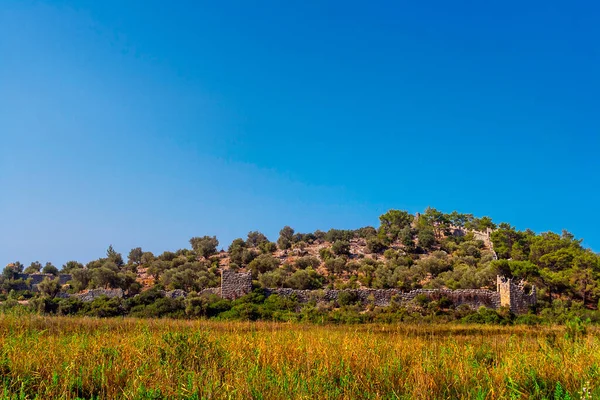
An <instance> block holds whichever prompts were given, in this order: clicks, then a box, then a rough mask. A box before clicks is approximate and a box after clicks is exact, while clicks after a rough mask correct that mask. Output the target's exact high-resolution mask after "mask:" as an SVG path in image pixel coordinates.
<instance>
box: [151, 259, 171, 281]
mask: <svg viewBox="0 0 600 400" xmlns="http://www.w3.org/2000/svg"><path fill="white" fill-rule="evenodd" d="M167 269H169V263H168V262H166V261H163V260H156V261H152V264H150V267H148V273H149V274H150V275H152V276H153V277H154V279H155V280H156V281H158V279H159V278H160V276H161V275H162V273H163V272H165V271H166V270H167Z"/></svg>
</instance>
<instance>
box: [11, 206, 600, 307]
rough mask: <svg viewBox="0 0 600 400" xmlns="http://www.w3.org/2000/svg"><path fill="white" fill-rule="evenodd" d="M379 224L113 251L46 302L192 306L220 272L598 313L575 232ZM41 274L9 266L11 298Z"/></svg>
mask: <svg viewBox="0 0 600 400" xmlns="http://www.w3.org/2000/svg"><path fill="white" fill-rule="evenodd" d="M379 222H380V223H379V226H378V227H362V228H359V229H355V230H338V229H330V230H329V231H327V232H322V231H315V232H309V233H298V232H295V231H294V229H292V228H291V227H289V226H285V227H284V228H282V229H281V231H280V234H279V237H278V238H277V239H276V241H270V240H269V239H268V238H267V237H266V236H265V235H263V234H262V233H260V232H258V231H253V232H249V233H248V234H247V236H246V238H238V239H235V240H234V241H233V242H232V243H231V244H229V245H228V246H227V247H226V248H225V247H223V248H221V250H220V251H219V250H218V249H219V244H220V243H219V241H218V239H217V238H216V237H214V236H202V237H193V238H191V239H190V246H191V248H190V249H185V248H184V249H180V250H178V251H175V252H169V251H165V252H163V253H162V254H159V255H154V254H152V253H150V252H145V251H143V250H142V249H141V248H134V249H132V250H131V251H130V252H129V253H128V256H127V260H124V258H123V256H122V255H121V254H120V253H118V252H117V251H116V250H114V249H113V248H112V246H110V247H109V249H108V251H107V254H106V257H104V258H100V259H98V260H94V261H91V262H89V263H87V264H86V265H82V264H81V263H79V262H77V261H70V262H68V263H66V264H65V265H64V266H63V267H62V269H61V270H60V272H61V273H65V274H69V275H70V278H71V279H70V281H69V282H68V284H67V285H65V286H63V287H62V288H60V287H59V285H58V283H56V285H54V287H53V289H52V290H51V291H50V295H52V294H54V295H56V293H58V292H59V291H60V290H63V291H64V290H66V291H68V292H71V293H77V292H82V291H86V290H90V289H94V288H107V289H108V288H120V289H122V290H123V291H124V293H125V296H126V297H132V296H135V295H136V294H138V293H146V292H148V293H150V292H152V293H155V292H156V290H153V289H157V290H164V291H169V290H181V291H184V292H185V293H189V294H191V295H192V297H193V294H194V293H199V292H200V291H202V290H205V289H207V288H213V287H218V286H219V284H220V276H221V274H220V272H221V271H223V270H234V271H241V272H245V271H250V272H251V273H252V279H253V285H254V287H256V288H261V287H263V288H292V289H366V288H374V289H402V290H406V291H409V290H413V289H421V288H424V289H494V288H495V285H496V276H497V275H503V276H506V277H509V278H513V279H514V280H516V281H522V282H523V284H524V286H525V287H527V286H531V285H535V286H536V287H537V289H538V300H539V301H538V306H537V309H536V310H532V311H534V312H537V313H538V314H539V315H543V316H546V317H549V318H555V317H557V316H559V315H562V314H564V313H565V312H571V311H573V310H574V312H575V311H576V312H580V313H584V314H585V313H594V312H595V310H596V309H597V306H598V300H599V298H600V276H599V273H600V256H599V255H598V254H595V253H593V252H592V251H591V250H589V249H585V248H583V247H582V246H581V241H580V240H578V239H576V238H575V237H574V236H573V235H572V234H570V233H569V232H566V231H563V232H562V233H561V234H557V233H553V232H545V233H541V234H536V233H534V232H533V231H531V230H526V231H519V230H516V229H515V228H514V227H512V226H511V225H509V224H507V223H500V224H496V223H495V222H493V221H492V220H491V219H490V218H489V217H481V218H478V217H475V216H473V215H471V214H461V213H457V212H452V213H449V214H447V213H443V212H440V211H438V210H436V209H433V208H428V209H427V210H425V211H424V212H423V213H422V214H418V213H417V214H416V215H411V214H410V213H408V212H406V211H400V210H390V211H388V212H387V213H385V214H383V215H381V216H380V217H379ZM40 271H42V272H45V273H49V274H58V273H59V271H58V269H57V268H55V267H54V266H52V265H46V266H45V267H43V268H42V266H41V264H40V263H32V265H30V266H28V267H27V268H24V267H23V266H22V265H21V264H20V263H18V262H15V263H13V264H10V265H8V266H7V267H6V268H5V270H4V273H3V277H4V278H3V280H2V288H3V291H4V293H5V295H7V294H9V293H12V294H11V295H10V296H9V297H12V298H15V297H21V299H27V298H31V297H36V295H35V294H34V293H30V292H28V291H27V290H25V291H23V290H22V289H23V282H19V279H18V276H17V274H18V273H20V272H25V273H37V272H40ZM38 286H39V285H38ZM45 286H51V285H49V283H47V282H46V283H44V284H42V286H41V288H40V291H41V292H42V296H43V294H44V292H45V291H46V292H47V291H48V289H46V288H45ZM11 291H12V292H11ZM17 292H18V293H17ZM21 292H22V293H21ZM19 293H20V294H19ZM37 297H40V295H37ZM159 297H160V296H159ZM337 306H339V304H337ZM446 308H447V307H446ZM569 310H570V311H569ZM586 310H587V311H586ZM586 315H587V314H586Z"/></svg>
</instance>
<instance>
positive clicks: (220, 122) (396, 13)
mask: <svg viewBox="0 0 600 400" xmlns="http://www.w3.org/2000/svg"><path fill="white" fill-rule="evenodd" d="M295 3H296V4H294V2H279V1H278V2H247V1H239V2H238V1H233V2H232V1H222V2H187V4H186V2H171V3H167V2H164V1H113V0H104V1H12V0H4V1H2V4H1V5H0V188H1V196H0V228H1V229H0V243H1V244H0V264H1V265H5V264H6V263H8V262H11V261H15V260H20V261H21V262H23V263H25V264H29V263H30V262H31V261H34V260H39V261H42V262H45V261H51V262H53V263H55V264H56V265H61V264H62V263H64V262H66V261H67V260H70V259H76V260H79V261H82V262H87V261H89V260H91V259H95V258H98V257H100V256H103V255H104V253H105V250H106V248H107V247H108V245H109V244H112V245H113V246H114V247H115V249H117V250H118V251H121V252H122V253H124V254H125V255H126V254H127V252H128V251H129V249H131V248H132V247H136V246H141V247H142V248H144V249H145V250H149V251H153V252H155V253H160V252H162V251H164V250H175V249H178V248H182V247H188V246H189V244H188V239H189V238H190V237H192V236H200V235H205V234H208V235H217V237H218V238H219V240H220V241H221V244H222V246H223V247H227V245H228V244H229V243H230V242H231V240H233V239H234V238H236V237H245V235H246V233H247V232H248V231H250V230H260V231H262V232H264V233H265V234H267V235H268V236H269V237H270V238H271V239H272V240H275V239H276V237H277V233H278V231H279V229H280V228H281V227H283V226H284V225H290V226H292V227H293V228H295V229H296V230H297V231H304V232H306V231H314V230H316V229H321V230H327V229H329V228H331V227H336V228H357V227H360V226H365V225H374V226H377V225H378V216H379V215H380V214H382V213H383V212H385V211H386V210H388V209H390V208H397V209H406V210H409V211H411V212H416V211H422V210H423V209H425V208H426V207H427V206H432V207H435V208H438V209H440V210H442V211H445V212H450V211H452V210H458V211H461V212H468V213H473V214H475V215H478V216H483V215H488V216H490V217H492V218H493V219H494V220H495V221H496V222H502V221H506V222H509V223H511V224H513V225H515V226H517V227H518V228H520V229H525V228H531V229H533V230H535V231H537V232H541V231H547V230H552V231H557V232H560V230H562V229H567V230H569V231H571V232H573V233H574V234H575V235H576V236H577V237H580V238H583V239H584V243H585V244H586V245H587V246H590V247H592V248H593V249H594V250H596V251H598V250H599V249H600V236H599V235H598V233H597V229H598V226H600V216H599V213H598V205H599V204H598V199H599V198H600V185H599V183H600V178H599V177H598V172H599V170H600V161H599V158H598V153H599V151H600V113H599V110H600V96H599V95H598V94H599V93H600V74H599V73H598V71H600V42H599V41H598V38H600V25H599V24H598V23H597V21H598V18H599V17H600V5H598V3H597V2H592V1H589V2H568V3H567V2H554V1H543V2H542V1H540V2H534V1H531V2H516V1H515V2H513V1H506V2H472V1H469V2H460V1H458V2H447V1H439V2H427V1H424V2H406V3H403V2H392V1H390V2H363V3H359V2H352V1H344V2H342V1H339V2H338V1H335V2H332V1H306V2H295Z"/></svg>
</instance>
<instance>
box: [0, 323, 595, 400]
mask: <svg viewBox="0 0 600 400" xmlns="http://www.w3.org/2000/svg"><path fill="white" fill-rule="evenodd" d="M599 334H600V331H599V330H598V329H597V328H588V330H587V332H584V330H580V329H573V328H572V327H571V328H569V327H559V326H553V327H526V326H512V327H503V326H483V325H466V324H463V325H429V324H394V325H392V324H389V325H355V326H350V325H326V326H319V325H311V324H297V323H269V322H219V321H206V320H169V319H134V318H124V319H122V318H113V319H99V318H89V317H57V316H53V317H44V316H39V315H33V314H27V315H9V314H4V315H0V348H1V354H0V376H1V382H0V386H1V387H0V393H1V396H2V398H7V399H35V398H38V399H75V398H98V399H121V398H122V399H250V398H254V399H284V398H302V399H463V398H465V399H517V398H524V399H552V400H557V399H579V398H589V399H592V398H600V335H599Z"/></svg>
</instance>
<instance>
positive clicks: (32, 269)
mask: <svg viewBox="0 0 600 400" xmlns="http://www.w3.org/2000/svg"><path fill="white" fill-rule="evenodd" d="M41 270H42V263H40V262H39V261H34V262H32V263H31V264H29V267H27V268H25V271H23V272H24V273H26V274H38V273H39V272H40V271H41Z"/></svg>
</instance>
